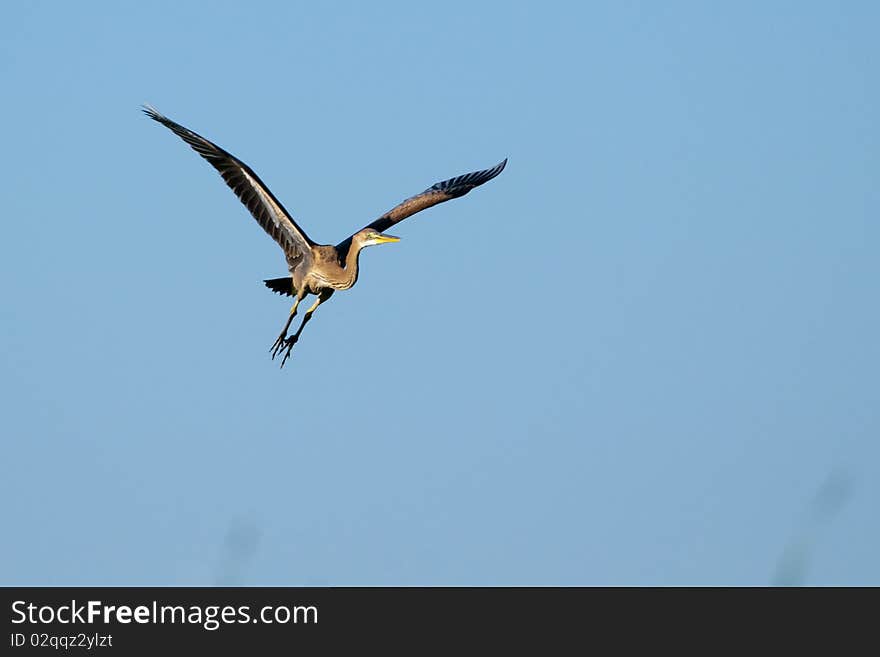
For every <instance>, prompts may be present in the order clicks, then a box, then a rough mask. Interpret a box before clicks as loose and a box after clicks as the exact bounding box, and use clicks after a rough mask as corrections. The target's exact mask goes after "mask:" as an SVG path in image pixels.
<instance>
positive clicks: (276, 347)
mask: <svg viewBox="0 0 880 657" xmlns="http://www.w3.org/2000/svg"><path fill="white" fill-rule="evenodd" d="M286 337H287V333H286V332H285V333H282V334H281V335H279V336H278V339H276V340H275V344H273V345H272V347H271V348H270V349H269V351H271V352H272V360H275V356H277V355H278V354H279V353H280V352H281V350H282V349H283V348H284V342H285V338H286Z"/></svg>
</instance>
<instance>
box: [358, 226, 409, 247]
mask: <svg viewBox="0 0 880 657" xmlns="http://www.w3.org/2000/svg"><path fill="white" fill-rule="evenodd" d="M358 241H359V242H360V243H361V245H362V246H373V245H374V244H390V243H391V242H399V241H400V238H399V237H394V236H393V235H386V234H385V233H380V232H379V231H376V230H373V229H372V228H364V229H363V230H362V231H361V232H359V233H358Z"/></svg>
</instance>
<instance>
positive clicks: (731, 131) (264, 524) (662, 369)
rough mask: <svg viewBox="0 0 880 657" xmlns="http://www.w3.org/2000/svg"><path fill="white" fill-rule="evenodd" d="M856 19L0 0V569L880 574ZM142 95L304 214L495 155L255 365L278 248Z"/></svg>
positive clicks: (404, 578)
mask: <svg viewBox="0 0 880 657" xmlns="http://www.w3.org/2000/svg"><path fill="white" fill-rule="evenodd" d="M878 19H880V8H878V5H877V4H876V3H869V2H849V3H845V4H843V5H835V4H833V3H795V2H773V3H763V2H743V3H726V4H725V5H724V6H722V5H721V3H702V2H672V3H662V4H661V3H647V2H645V3H636V2H605V3H553V2H550V3H546V2H545V3H507V2H505V3H500V2H498V3H494V2H484V3H473V2H445V3H443V4H442V5H436V4H431V5H428V4H423V3H387V2H384V3H383V2H379V3H323V4H321V3H286V2H285V3H282V2H277V3H276V2H263V3H260V2H253V3H231V2H217V3H210V5H209V4H208V3H195V2H193V3H171V2H155V3H148V4H144V3H140V4H137V3H76V4H72V3H60V2H56V3H49V2H43V3H37V2H34V3H16V4H13V5H10V6H8V7H6V8H5V11H4V20H3V21H2V23H0V76H2V80H3V89H4V91H3V96H4V104H3V105H4V121H3V127H2V128H0V130H2V143H3V145H4V155H5V157H4V158H3V159H2V161H0V173H2V177H3V179H4V181H5V182H4V185H3V189H4V192H3V207H4V214H5V216H6V218H7V220H6V222H5V238H4V239H3V240H2V241H0V288H2V292H3V299H4V303H3V305H2V310H0V373H2V374H0V399H2V414H0V417H2V419H0V432H2V444H3V458H2V459H0V493H2V499H3V503H2V507H0V508H2V516H0V519H2V522H3V525H4V527H5V528H6V533H5V536H6V540H4V541H2V543H0V563H2V564H3V566H2V571H0V581H2V583H4V584H109V585H123V584H147V585H160V584H200V585H202V584H214V583H221V582H222V583H239V584H278V585H296V584H307V585H316V584H318V585H325V584H331V585H332V584H340V585H341V584H354V585H371V584H379V585H392V584H405V585H419V584H425V585H428V584H439V585H451V584H473V585H484V584H501V585H512V584H527V585H532V584H551V585H568V584H587V585H591V584H624V585H640V584H661V585H679V584H733V585H752V584H758V585H760V584H768V583H771V582H774V581H777V582H779V581H794V582H803V583H808V584H819V585H827V584H875V585H877V584H880V565H878V563H877V558H876V555H877V554H880V527H878V522H877V517H878V513H877V508H878V500H880V483H878V482H880V447H878V437H880V395H878V385H877V373H878V371H880V348H878V343H877V336H878V335H880V311H878V304H877V286H878V281H880V259H878V258H877V250H878V244H880V227H878V216H880V213H878V210H880V192H878V185H877V180H878V179H877V175H878V170H880V169H878V167H880V157H878V154H880V129H878V124H877V120H876V119H877V116H880V95H878V93H880V92H878V88H877V84H876V83H877V79H878V55H880V46H878V42H877V38H876V35H877V28H878ZM143 102H150V103H152V104H154V105H155V106H156V107H157V108H158V109H159V110H160V111H162V112H163V113H165V114H167V115H168V116H170V117H171V118H173V119H174V120H176V121H178V122H180V123H182V124H184V125H186V126H188V127H190V128H192V129H194V130H196V131H197V132H200V133H201V134H203V135H205V136H206V137H208V138H210V139H213V140H214V141H216V142H217V143H218V144H219V145H221V146H222V147H224V148H226V149H228V150H230V151H231V152H232V153H234V154H236V155H237V156H239V157H240V158H242V159H243V160H244V161H245V162H247V163H248V164H250V165H251V166H252V167H253V168H254V169H255V170H256V171H257V172H258V174H259V175H260V176H261V177H262V179H263V180H264V181H265V182H266V183H267V184H268V185H269V186H270V188H271V189H272V190H273V192H274V193H275V194H276V196H278V197H279V198H280V200H281V201H282V203H284V204H285V206H286V207H287V208H288V210H290V211H291V212H292V213H293V214H294V215H295V217H296V218H297V220H298V221H299V222H300V223H301V224H302V225H303V226H304V227H305V229H306V230H307V231H308V232H309V234H310V235H311V237H312V238H314V239H315V240H317V241H319V242H325V243H336V242H338V241H340V239H341V238H343V237H345V236H347V235H349V234H350V233H352V232H354V231H355V230H357V229H358V228H360V227H361V226H363V225H364V224H366V223H368V222H369V221H371V220H372V219H374V218H375V217H377V216H378V215H379V214H381V213H382V212H384V211H385V210H387V209H389V208H390V207H391V206H393V205H394V204H396V203H397V202H398V201H400V200H402V199H403V198H405V197H407V196H409V195H411V194H414V193H416V192H418V191H421V190H422V189H424V188H425V187H427V186H429V185H430V184H432V183H434V182H436V181H438V180H442V179H445V178H448V177H450V176H453V175H457V174H460V173H465V172H467V171H472V170H474V169H479V168H484V167H488V166H491V165H493V164H494V163H496V162H498V161H499V160H501V159H502V158H504V157H507V156H509V157H510V163H509V165H508V167H507V169H506V170H505V171H504V173H503V174H502V175H501V176H499V177H498V178H497V179H495V180H493V181H492V182H491V183H489V184H487V185H485V186H483V187H481V188H479V189H478V190H476V191H474V192H473V193H471V194H470V195H468V196H466V197H464V198H462V199H458V200H455V201H452V202H449V203H446V204H443V205H440V206H437V207H435V208H432V209H430V210H428V211H426V212H424V213H422V214H419V215H416V216H415V217H413V218H411V219H408V220H407V221H406V222H404V223H402V224H400V225H399V226H397V227H396V228H395V230H394V231H393V232H394V234H396V235H399V236H401V237H402V238H403V241H402V242H401V243H399V244H395V245H390V246H383V247H378V248H375V249H370V250H368V251H367V252H365V253H364V255H363V256H362V258H361V266H362V274H361V277H360V280H359V282H358V284H357V286H356V287H355V288H353V289H352V290H350V291H348V292H344V293H339V294H337V295H335V296H334V298H333V299H332V300H331V301H330V302H329V303H327V304H326V305H325V306H323V307H322V308H321V309H320V310H319V311H318V313H316V315H315V319H314V321H312V322H311V323H310V324H309V326H308V328H307V329H306V331H305V332H304V334H303V338H302V340H301V341H300V344H299V345H298V347H297V350H296V352H295V356H294V358H293V359H292V360H291V361H290V362H289V363H288V365H287V366H286V367H285V368H284V369H283V370H279V368H278V364H277V362H272V361H271V360H270V359H269V347H270V346H271V344H272V341H273V340H274V339H275V336H276V335H277V333H278V331H279V329H280V327H281V325H282V323H283V322H284V320H285V318H286V316H287V312H288V309H289V305H288V304H287V303H286V302H285V301H284V300H282V299H280V298H279V297H278V296H276V295H273V294H271V293H270V292H269V291H267V290H266V289H265V288H264V287H263V285H262V283H261V280H262V279H263V278H268V277H274V276H281V275H283V274H284V273H285V271H286V268H285V264H284V260H283V256H282V254H281V251H280V250H279V249H278V247H277V246H276V245H275V244H274V243H273V242H272V241H271V240H270V239H269V238H268V237H267V236H266V235H265V234H264V233H263V232H262V231H261V230H260V229H259V227H258V226H257V225H256V223H255V222H254V221H253V220H252V219H251V218H250V216H249V215H248V213H247V211H246V209H245V208H244V207H243V206H241V205H240V204H239V203H238V201H237V200H236V199H235V197H234V196H233V195H232V193H231V192H230V191H229V190H228V189H226V187H225V185H224V184H223V183H222V181H221V179H220V178H219V176H217V174H216V173H215V172H214V170H213V169H211V168H210V167H209V166H208V165H207V164H206V163H205V162H204V161H202V160H201V159H200V158H199V157H198V156H197V155H196V154H195V153H193V152H192V151H191V150H189V149H188V148H187V147H186V146H185V145H184V144H183V143H182V142H181V141H180V140H178V139H177V138H176V137H175V136H173V135H172V134H171V133H170V132H168V131H167V130H165V129H164V128H162V127H161V126H159V125H157V124H155V123H153V122H151V121H149V120H148V119H146V118H145V117H144V116H143V115H142V114H141V113H140V112H139V109H138V107H139V105H140V104H141V103H143ZM792 555H794V556H792ZM794 562H797V564H795V565H792V564H793V563H794ZM795 566H796V567H795ZM792 572H794V573H795V575H791V573H792ZM786 578H788V579H786Z"/></svg>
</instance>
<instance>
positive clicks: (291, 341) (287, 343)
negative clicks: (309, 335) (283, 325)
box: [281, 335, 299, 367]
mask: <svg viewBox="0 0 880 657" xmlns="http://www.w3.org/2000/svg"><path fill="white" fill-rule="evenodd" d="M297 340H299V336H298V335H291V336H290V337H289V338H285V340H284V347H283V349H284V358H282V359H281V367H284V363H286V362H287V359H288V358H290V352H291V351H293V345H295V344H296V341H297Z"/></svg>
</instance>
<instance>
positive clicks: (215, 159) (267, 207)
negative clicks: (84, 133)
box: [143, 105, 314, 257]
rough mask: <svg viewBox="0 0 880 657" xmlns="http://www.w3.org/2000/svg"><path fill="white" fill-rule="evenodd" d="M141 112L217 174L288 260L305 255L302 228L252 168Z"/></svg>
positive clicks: (176, 126)
mask: <svg viewBox="0 0 880 657" xmlns="http://www.w3.org/2000/svg"><path fill="white" fill-rule="evenodd" d="M143 110H144V114H146V115H147V116H149V117H150V118H151V119H153V120H155V121H158V122H159V123H161V124H162V125H164V126H165V127H166V128H169V129H170V130H171V131H172V132H174V134H176V135H177V136H178V137H180V138H181V139H183V141H185V142H186V143H187V144H189V145H190V146H191V147H192V149H193V150H194V151H195V152H196V153H198V154H199V155H201V156H202V157H203V158H205V159H206V160H207V161H208V162H209V163H210V164H211V166H213V167H214V168H215V169H217V171H219V172H220V175H221V176H223V180H225V181H226V184H227V185H229V187H230V188H231V189H232V191H233V192H235V195H236V196H238V198H239V199H240V200H241V202H242V203H244V204H245V205H246V206H247V209H248V210H250V211H251V214H252V215H253V216H254V219H256V220H257V223H259V224H260V226H262V227H263V230H265V231H266V232H267V233H268V234H269V236H270V237H271V238H272V239H274V240H275V241H276V242H278V244H280V245H281V248H282V249H284V252H285V253H286V254H288V257H290V256H292V255H296V254H297V253H304V252H305V253H308V252H309V250H310V249H309V247H311V246H312V245H313V244H314V242H313V241H312V240H311V239H309V236H308V235H306V234H305V231H303V229H302V228H300V227H299V226H297V225H296V222H295V221H294V220H293V218H292V217H291V216H290V214H288V212H287V210H285V209H284V207H283V206H282V205H281V203H279V202H278V199H276V198H275V196H273V194H272V192H270V191H269V188H268V187H266V185H265V184H263V181H262V180H260V179H259V177H258V176H257V174H256V173H254V171H253V169H251V168H250V167H249V166H248V165H246V164H245V163H244V162H242V161H241V160H239V159H238V158H237V157H235V156H233V155H231V154H230V153H227V152H226V151H224V150H223V149H222V148H220V147H219V146H217V145H216V144H214V143H212V142H210V141H208V140H207V139H205V138H204V137H202V136H201V135H198V134H196V133H195V132H193V131H192V130H189V129H188V128H184V127H183V126H182V125H180V124H179V123H175V122H174V121H172V120H171V119H169V118H168V117H166V116H163V115H162V114H160V113H159V112H158V111H157V110H156V109H155V108H153V107H151V106H149V105H144V107H143Z"/></svg>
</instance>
